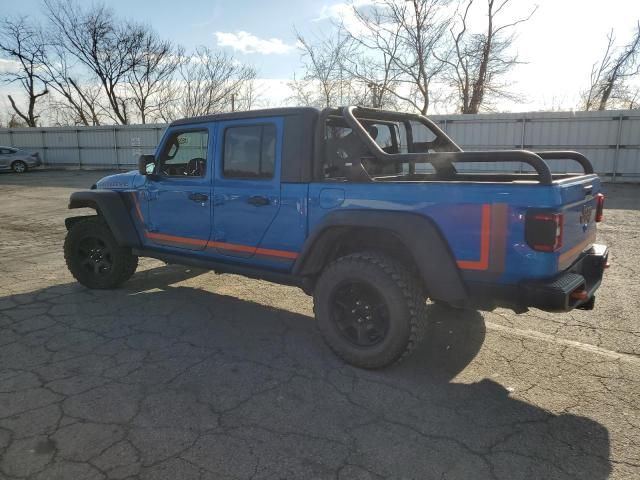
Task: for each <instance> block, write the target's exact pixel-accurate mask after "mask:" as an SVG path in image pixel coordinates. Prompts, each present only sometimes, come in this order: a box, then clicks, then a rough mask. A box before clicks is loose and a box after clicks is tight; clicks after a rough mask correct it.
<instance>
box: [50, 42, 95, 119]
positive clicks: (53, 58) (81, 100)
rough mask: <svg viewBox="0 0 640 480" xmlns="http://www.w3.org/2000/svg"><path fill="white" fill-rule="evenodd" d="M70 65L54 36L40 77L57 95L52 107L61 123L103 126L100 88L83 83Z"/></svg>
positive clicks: (52, 98)
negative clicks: (101, 124)
mask: <svg viewBox="0 0 640 480" xmlns="http://www.w3.org/2000/svg"><path fill="white" fill-rule="evenodd" d="M74 67H76V65H75V64H73V63H72V62H70V60H69V54H68V52H67V50H66V49H65V48H64V47H63V46H62V45H61V44H60V43H58V39H57V38H55V37H51V38H49V39H48V40H47V44H46V48H45V50H44V52H43V56H42V58H41V59H40V69H39V71H38V76H39V78H40V79H41V80H42V81H43V82H45V83H46V84H47V85H48V86H49V88H50V89H51V90H52V91H53V92H55V93H56V94H57V95H53V96H50V97H51V98H49V105H50V107H51V109H52V111H53V112H54V113H55V116H56V123H57V124H66V125H87V126H88V125H100V123H101V115H100V111H101V110H102V107H101V106H100V102H99V100H100V97H101V95H100V93H101V89H100V86H99V85H97V84H91V83H89V84H83V83H82V82H81V81H80V80H79V78H78V71H77V70H78V69H77V68H74Z"/></svg>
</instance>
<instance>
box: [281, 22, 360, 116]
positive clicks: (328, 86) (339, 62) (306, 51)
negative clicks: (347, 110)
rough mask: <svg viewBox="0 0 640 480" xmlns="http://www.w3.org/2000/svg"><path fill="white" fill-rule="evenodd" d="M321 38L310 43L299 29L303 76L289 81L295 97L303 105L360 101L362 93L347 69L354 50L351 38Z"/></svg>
mask: <svg viewBox="0 0 640 480" xmlns="http://www.w3.org/2000/svg"><path fill="white" fill-rule="evenodd" d="M340 33H341V32H338V35H335V36H334V35H331V36H325V37H319V38H317V39H316V41H315V42H313V43H312V42H310V41H309V40H307V39H306V38H304V37H303V36H302V35H301V34H300V33H298V32H297V31H296V37H297V40H298V46H299V49H300V54H301V57H302V67H303V69H304V75H303V77H302V78H301V79H296V78H295V76H294V79H293V81H292V82H290V83H289V86H290V88H291V89H292V90H293V92H294V93H293V100H294V101H295V102H296V103H297V104H300V105H308V106H316V107H329V106H336V105H342V104H344V103H345V102H346V103H361V102H360V101H358V100H361V99H363V97H364V96H363V94H362V92H357V86H356V84H355V82H354V81H353V80H354V79H353V78H352V77H351V75H350V73H349V72H348V71H347V70H346V68H345V62H346V59H347V58H348V57H349V56H350V55H351V54H352V53H353V42H352V39H351V38H350V37H349V36H347V35H341V34H340Z"/></svg>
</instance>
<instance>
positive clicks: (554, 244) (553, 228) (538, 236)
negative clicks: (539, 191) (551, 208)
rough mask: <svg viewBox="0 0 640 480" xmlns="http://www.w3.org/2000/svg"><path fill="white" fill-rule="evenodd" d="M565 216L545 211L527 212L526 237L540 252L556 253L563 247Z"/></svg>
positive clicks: (530, 244)
mask: <svg viewBox="0 0 640 480" xmlns="http://www.w3.org/2000/svg"><path fill="white" fill-rule="evenodd" d="M563 223H564V215H563V214H562V213H551V212H543V211H530V212H527V220H526V225H525V237H526V240H527V243H528V244H529V246H530V247H531V248H533V249H534V250H538V251H539V252H555V251H557V250H559V249H560V248H561V247H562V234H563V231H562V230H563Z"/></svg>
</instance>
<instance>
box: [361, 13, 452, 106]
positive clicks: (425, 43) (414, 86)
mask: <svg viewBox="0 0 640 480" xmlns="http://www.w3.org/2000/svg"><path fill="white" fill-rule="evenodd" d="M448 3H449V0H407V1H404V2H397V1H395V0H379V1H377V2H375V3H374V4H373V5H371V6H368V7H366V8H359V7H358V6H356V5H353V6H352V7H353V13H354V17H355V19H356V20H357V22H358V26H359V28H358V29H357V32H353V33H352V37H354V38H356V37H361V38H364V39H365V40H361V41H360V43H361V45H363V46H365V47H367V48H369V49H371V50H373V52H374V55H377V56H378V58H379V57H380V56H382V57H383V60H382V63H383V64H384V65H387V67H386V70H388V77H384V78H386V79H387V80H386V81H383V82H379V81H378V82H375V83H376V84H378V85H380V87H379V88H382V90H383V91H384V92H385V93H392V94H393V95H395V96H396V97H397V98H398V99H399V100H402V101H404V102H407V103H408V104H409V105H410V106H411V107H412V108H414V109H416V110H418V111H419V112H421V113H422V114H425V113H427V111H428V110H429V106H430V104H431V100H432V98H431V96H432V85H433V82H434V80H435V79H436V78H437V77H438V76H440V75H441V74H442V71H443V69H444V66H445V64H444V63H443V62H442V60H441V59H440V58H439V56H438V52H439V50H441V49H442V48H443V45H442V43H443V42H442V41H443V37H444V35H445V33H446V31H447V28H448V26H449V19H448V18H447V17H446V15H444V13H445V12H444V8H443V7H445V6H446V5H447V4H448ZM387 82H388V83H387ZM389 85H393V86H394V88H393V89H390V88H389Z"/></svg>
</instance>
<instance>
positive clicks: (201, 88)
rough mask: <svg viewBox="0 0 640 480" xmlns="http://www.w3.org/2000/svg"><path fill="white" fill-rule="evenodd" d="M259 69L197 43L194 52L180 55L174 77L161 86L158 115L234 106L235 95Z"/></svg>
mask: <svg viewBox="0 0 640 480" xmlns="http://www.w3.org/2000/svg"><path fill="white" fill-rule="evenodd" d="M255 77H256V70H255V69H254V68H253V67H251V66H249V65H243V64H241V63H238V62H237V61H236V60H235V59H234V58H233V57H231V56H229V55H226V54H224V53H220V52H214V51H212V50H210V49H209V48H207V47H198V48H197V49H196V51H195V53H194V54H193V55H191V56H184V57H182V58H181V60H180V62H179V65H178V68H177V73H176V75H175V78H173V79H171V80H168V81H165V82H162V83H161V85H160V87H159V89H158V94H157V96H158V99H157V102H158V105H159V107H158V117H159V118H161V119H162V120H164V121H170V120H174V119H175V118H178V117H195V116H199V115H209V114H213V113H218V112H224V111H229V110H231V98H232V95H234V96H236V98H237V99H238V100H240V98H241V97H242V95H241V92H243V91H244V89H246V88H248V87H249V85H250V84H251V82H253V81H254V80H255Z"/></svg>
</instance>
